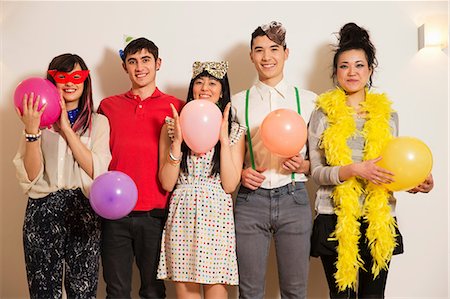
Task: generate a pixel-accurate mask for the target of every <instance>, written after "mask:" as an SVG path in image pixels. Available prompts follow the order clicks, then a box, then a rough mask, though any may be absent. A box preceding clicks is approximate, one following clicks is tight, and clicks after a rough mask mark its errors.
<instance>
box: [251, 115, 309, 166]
mask: <svg viewBox="0 0 450 299" xmlns="http://www.w3.org/2000/svg"><path fill="white" fill-rule="evenodd" d="M260 133H261V139H262V142H263V144H264V146H265V147H266V148H267V149H268V150H269V151H270V152H272V153H274V154H277V155H278V156H281V157H285V158H290V157H293V156H295V155H297V154H298V153H299V152H300V150H301V149H302V148H303V146H304V145H305V143H306V137H307V129H306V123H305V121H304V120H303V117H301V116H300V114H298V113H297V112H295V111H293V110H289V109H278V110H274V111H272V112H270V113H269V114H268V115H267V116H266V117H265V118H264V120H263V122H262V124H261V127H260Z"/></svg>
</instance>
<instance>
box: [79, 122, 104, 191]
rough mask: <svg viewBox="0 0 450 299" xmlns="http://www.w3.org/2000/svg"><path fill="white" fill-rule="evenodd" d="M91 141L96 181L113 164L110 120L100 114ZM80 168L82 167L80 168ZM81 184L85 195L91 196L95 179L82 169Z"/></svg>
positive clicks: (94, 125)
mask: <svg viewBox="0 0 450 299" xmlns="http://www.w3.org/2000/svg"><path fill="white" fill-rule="evenodd" d="M93 121H95V124H93V129H92V140H91V148H90V150H91V153H92V164H93V176H94V179H95V178H96V177H98V176H99V175H101V174H103V173H105V172H106V171H108V166H109V163H110V162H111V151H110V148H109V122H108V119H107V118H106V117H105V116H103V115H100V114H94V117H93ZM79 167H80V166H79ZM80 170H81V184H82V189H83V193H84V194H85V195H89V191H90V188H91V185H92V182H93V179H92V178H91V177H90V176H89V175H88V174H87V173H86V172H85V171H84V170H82V169H81V167H80Z"/></svg>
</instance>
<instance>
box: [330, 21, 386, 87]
mask: <svg viewBox="0 0 450 299" xmlns="http://www.w3.org/2000/svg"><path fill="white" fill-rule="evenodd" d="M338 42H339V43H338V45H337V46H336V49H335V54H334V58H333V75H332V78H333V81H334V82H335V83H336V72H337V62H338V59H339V56H340V55H341V54H342V53H343V52H345V51H348V50H363V51H364V53H365V54H366V59H367V63H368V65H369V68H370V69H371V70H372V74H373V71H374V70H375V68H376V67H377V66H378V61H377V58H376V57H375V52H376V49H375V46H374V45H373V44H372V42H371V41H370V37H369V32H368V31H367V30H366V29H364V28H362V27H359V26H358V25H356V24H355V23H347V24H345V25H344V26H343V27H342V28H341V30H340V31H339V33H338ZM372 74H371V75H370V77H369V82H368V84H369V87H372Z"/></svg>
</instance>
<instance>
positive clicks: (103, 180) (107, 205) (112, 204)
mask: <svg viewBox="0 0 450 299" xmlns="http://www.w3.org/2000/svg"><path fill="white" fill-rule="evenodd" d="M137 198H138V190H137V187H136V184H135V183H134V181H133V179H132V178H130V177H129V176H128V175H126V174H125V173H123V172H121V171H108V172H105V173H104V174H102V175H100V176H98V177H97V178H96V179H95V180H94V182H93V183H92V186H91V193H90V196H89V203H90V204H91V207H92V209H93V210H94V211H95V212H96V213H97V214H98V215H99V216H101V217H103V218H106V219H111V220H115V219H119V218H122V217H124V216H126V215H128V214H129V213H130V212H131V211H132V210H133V209H134V206H135V205H136V202H137Z"/></svg>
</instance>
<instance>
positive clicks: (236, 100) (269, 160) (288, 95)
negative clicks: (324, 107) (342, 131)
mask: <svg viewBox="0 0 450 299" xmlns="http://www.w3.org/2000/svg"><path fill="white" fill-rule="evenodd" d="M246 92H247V91H246V90H244V91H241V92H239V93H237V94H235V95H234V96H233V97H232V99H231V102H232V107H233V108H232V112H233V115H234V116H235V117H236V118H237V121H238V122H239V123H240V124H241V125H246V121H245V97H246ZM298 92H299V98H300V111H301V116H302V117H303V119H304V120H305V123H308V121H309V117H310V115H311V112H312V110H313V109H314V101H315V99H316V97H317V95H316V94H315V93H313V92H311V91H308V90H304V89H298ZM282 108H284V109H291V110H294V111H296V112H297V111H298V109H297V100H296V94H295V88H294V86H291V85H289V84H287V83H286V82H285V80H284V79H283V80H281V81H280V82H279V83H278V84H277V85H276V86H275V87H271V86H268V85H266V84H264V83H262V82H261V81H258V82H257V83H256V84H255V85H253V86H252V87H251V88H250V95H249V106H248V109H249V111H248V121H249V130H250V135H251V138H252V147H253V155H254V159H255V166H256V169H257V170H258V169H264V168H266V170H265V171H263V172H262V174H263V175H264V176H265V177H266V179H265V180H264V182H263V183H262V185H261V187H262V188H265V189H272V188H277V187H281V186H284V185H286V184H288V183H290V182H292V178H291V173H290V172H289V171H286V170H284V169H283V167H282V164H283V162H284V161H285V160H286V158H282V157H279V156H277V155H275V154H272V153H271V152H269V151H268V150H267V148H266V147H265V146H264V144H263V142H262V140H261V135H260V130H259V127H260V125H261V123H262V122H263V120H264V118H265V117H266V116H267V114H269V113H270V112H272V111H274V110H277V109H282ZM300 153H301V154H302V155H303V157H305V153H306V145H305V146H304V147H303V148H302V150H301V151H300ZM244 164H245V165H244V167H245V168H248V167H251V160H250V152H249V147H248V141H247V142H246V152H245V160H244ZM295 181H300V182H304V181H307V178H306V176H305V175H304V174H298V173H296V174H295Z"/></svg>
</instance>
